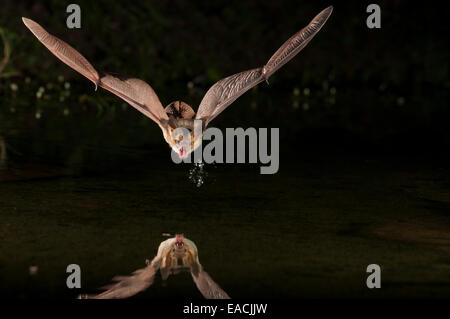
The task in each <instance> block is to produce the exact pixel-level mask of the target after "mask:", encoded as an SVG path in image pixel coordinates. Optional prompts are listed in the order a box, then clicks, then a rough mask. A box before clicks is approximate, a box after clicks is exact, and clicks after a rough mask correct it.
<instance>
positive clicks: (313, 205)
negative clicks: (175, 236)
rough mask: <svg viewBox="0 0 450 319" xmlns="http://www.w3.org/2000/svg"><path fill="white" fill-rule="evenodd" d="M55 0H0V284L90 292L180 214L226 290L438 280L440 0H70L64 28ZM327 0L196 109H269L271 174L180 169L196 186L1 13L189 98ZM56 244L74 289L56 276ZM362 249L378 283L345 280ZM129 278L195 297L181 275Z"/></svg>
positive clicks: (137, 124) (284, 292) (443, 37)
mask: <svg viewBox="0 0 450 319" xmlns="http://www.w3.org/2000/svg"><path fill="white" fill-rule="evenodd" d="M69 3H70V2H68V1H67V2H64V1H35V2H28V1H27V2H24V1H11V0H2V5H1V6H2V8H1V10H0V28H1V31H2V34H3V38H4V39H3V41H4V42H3V43H4V44H3V45H5V43H6V46H7V47H8V48H9V49H10V56H9V59H8V61H7V64H6V67H5V68H4V69H3V70H2V71H1V72H0V151H1V146H2V145H6V153H7V158H3V159H2V158H0V166H1V167H0V168H1V169H0V217H1V218H0V295H2V296H4V297H13V298H32V297H41V298H55V297H56V298H61V297H64V298H74V297H76V295H77V294H78V293H80V292H82V293H85V292H86V293H90V292H95V291H96V290H95V289H96V288H97V287H100V286H103V285H104V284H106V283H108V282H109V280H110V279H111V278H112V277H113V276H114V275H117V274H122V275H125V274H128V273H131V272H132V271H133V270H134V269H137V268H141V267H142V266H144V263H143V261H144V259H145V258H150V259H151V258H152V256H154V254H155V253H156V249H157V245H158V244H159V242H161V241H162V240H164V239H165V238H163V237H162V236H161V234H162V233H163V232H170V233H176V232H182V233H185V235H186V236H187V237H188V238H190V239H192V240H193V241H194V242H195V243H196V244H197V246H198V247H199V254H200V261H201V262H202V264H203V265H204V266H205V268H206V269H207V270H208V272H209V273H210V274H211V276H212V277H213V278H214V279H215V280H217V282H218V283H220V285H221V286H222V287H223V288H224V289H225V290H226V291H227V292H228V293H229V294H230V295H231V296H232V297H233V298H234V297H237V298H273V297H276V298H298V297H308V298H311V297H312V298H326V297H328V298H329V297H334V298H342V297H351V298H391V297H392V298H399V297H400V298H406V297H414V298H418V297H419V298H420V297H421V298H424V297H426V298H439V297H448V296H449V294H450V283H449V281H448V280H449V278H450V276H449V271H450V260H449V257H448V256H449V254H448V253H449V247H450V233H449V225H450V219H449V216H450V215H449V212H450V198H449V195H448V194H450V182H449V178H448V177H449V174H450V167H449V165H448V152H447V151H448V148H449V147H450V130H449V125H448V119H449V115H450V114H449V113H450V112H449V108H448V100H449V89H450V79H449V51H448V34H447V29H448V28H446V24H447V16H446V15H447V11H446V8H445V7H440V6H436V5H434V6H431V5H430V6H429V5H427V4H415V3H412V2H409V1H379V2H377V3H378V4H379V5H380V6H381V29H368V28H367V26H366V18H367V16H368V13H366V7H367V5H368V4H369V3H370V2H365V1H360V2H359V1H350V2H347V1H345V2H344V1H335V2H332V1H330V2H320V3H319V2H317V1H253V0H251V1H195V2H194V1H146V2H145V1H139V2H138V1H123V2H120V1H77V3H78V4H79V5H80V6H81V13H82V19H81V23H82V28H81V29H79V30H78V29H73V30H69V29H67V27H66V17H67V13H65V11H66V6H67V5H68V4H69ZM328 5H333V6H334V11H333V14H332V15H331V17H330V19H329V20H328V22H327V23H326V24H325V25H324V27H323V28H322V30H321V31H320V32H319V33H318V34H317V36H316V37H315V38H314V39H313V40H312V41H311V42H310V43H309V45H308V46H307V47H306V48H305V49H304V50H303V51H302V52H300V53H299V54H298V55H297V56H296V57H295V58H294V59H293V60H291V61H290V62H289V63H288V64H286V65H285V66H284V67H283V68H282V69H280V70H279V71H278V72H277V73H276V74H274V75H273V76H272V77H271V78H270V79H269V83H270V84H269V85H267V84H266V83H261V84H260V85H259V86H258V87H257V88H255V89H252V90H250V91H249V92H247V93H246V94H245V95H243V96H242V97H240V98H239V99H238V100H237V101H236V102H235V103H234V104H233V105H232V106H230V107H229V108H228V109H227V110H226V111H225V112H223V113H222V114H221V115H220V116H219V117H218V118H217V119H215V120H214V122H212V125H214V126H217V127H219V128H222V129H224V128H226V127H243V128H247V127H255V128H258V127H279V128H280V138H281V140H280V147H281V155H280V171H279V173H277V174H274V175H270V176H267V175H260V174H259V166H260V164H252V165H237V164H224V165H209V166H207V167H206V173H207V174H206V175H205V174H204V172H203V171H200V172H198V171H197V172H194V175H195V174H198V177H200V178H204V182H205V184H204V185H203V186H201V187H195V186H194V184H193V183H192V178H191V179H190V174H191V175H192V165H191V166H188V165H176V164H174V163H172V161H171V159H170V151H169V148H168V147H167V145H166V143H165V142H164V141H163V138H162V134H161V131H160V129H159V128H158V127H157V125H155V124H154V123H153V122H152V121H151V120H149V119H147V118H146V117H144V116H143V115H141V114H140V113H139V112H136V111H135V110H134V109H133V108H132V107H130V106H128V105H126V104H125V103H124V102H123V101H122V100H120V99H119V98H117V97H116V96H114V95H112V94H110V93H109V92H106V91H104V90H99V91H97V92H95V91H94V87H93V84H92V83H90V82H89V81H88V80H86V79H84V78H83V77H82V76H81V75H79V74H78V73H76V72H75V71H73V70H71V69H70V68H68V67H67V66H66V65H64V64H63V63H61V62H60V61H59V60H58V59H57V58H55V57H54V56H52V55H51V54H50V53H49V52H48V50H47V49H46V48H45V47H43V46H42V44H40V43H39V42H38V41H37V40H36V38H35V37H34V36H33V35H32V34H31V33H30V32H29V30H28V29H27V28H26V27H25V26H24V25H23V23H22V21H21V17H22V16H25V17H28V18H31V19H33V20H35V21H36V22H38V23H40V24H41V25H42V26H43V27H44V28H46V30H48V31H49V32H50V33H52V34H54V35H56V36H58V37H60V38H61V39H62V40H64V41H66V42H67V43H69V44H71V45H72V46H73V47H75V48H76V49H77V50H79V51H80V52H81V53H82V54H83V55H84V56H85V57H86V58H87V59H88V60H89V61H90V62H91V64H92V65H93V66H94V67H95V68H96V69H97V70H99V71H105V72H109V73H112V74H119V75H125V76H133V77H138V78H141V79H143V80H145V81H146V82H148V83H149V84H150V85H151V86H152V87H153V89H154V90H155V91H156V92H157V94H158V95H159V98H160V100H161V102H162V103H163V105H167V104H168V103H170V102H171V101H174V100H183V101H185V102H187V103H189V104H190V105H191V106H192V107H193V109H194V110H196V109H197V107H198V105H199V103H200V101H201V99H202V97H203V95H204V93H205V92H206V91H207V90H208V88H209V87H210V86H211V85H212V84H213V83H215V82H216V81H217V80H219V79H221V78H223V77H225V76H228V75H231V74H235V73H237V72H240V71H243V70H247V69H251V68H254V67H257V66H261V65H263V64H264V63H265V62H266V61H267V60H268V59H269V57H270V56H271V55H272V54H273V53H274V52H275V50H276V49H277V48H278V47H279V46H280V45H281V44H282V43H283V42H284V41H285V40H286V39H288V38H289V37H290V36H291V35H292V34H294V33H295V32H296V31H298V30H299V29H301V28H303V27H304V26H305V25H306V24H307V23H308V22H309V21H310V20H311V19H312V18H313V17H314V16H315V15H316V14H317V13H319V12H320V11H321V10H322V9H324V8H325V7H327V6H328ZM1 57H3V55H1V56H0V58H1ZM5 61H6V60H5ZM308 92H309V93H308ZM2 139H3V144H2ZM74 261H75V262H77V263H79V264H80V265H82V266H83V277H82V278H83V289H82V291H69V290H68V289H67V287H66V286H65V279H66V276H67V274H66V273H65V271H64V270H65V267H66V266H67V265H68V264H70V263H73V262H74ZM371 263H379V264H380V265H381V266H382V270H383V277H382V278H383V281H382V287H383V289H380V290H368V289H367V287H366V286H365V279H366V277H367V274H366V272H365V267H366V266H367V265H368V264H371ZM32 265H37V266H39V271H38V274H37V275H30V274H29V273H28V272H29V266H32ZM139 296H140V297H141V298H146V299H151V298H158V297H160V298H169V297H170V298H172V297H178V298H180V297H181V298H184V297H185V296H189V297H194V298H199V297H201V296H200V294H199V293H198V291H197V290H196V289H195V287H194V285H193V283H192V280H191V279H190V278H189V276H182V275H179V276H171V277H169V280H168V282H167V283H166V286H163V284H162V283H161V281H160V280H158V281H157V282H156V283H155V285H154V286H152V288H151V289H149V290H148V291H147V292H145V293H143V294H140V295H139Z"/></svg>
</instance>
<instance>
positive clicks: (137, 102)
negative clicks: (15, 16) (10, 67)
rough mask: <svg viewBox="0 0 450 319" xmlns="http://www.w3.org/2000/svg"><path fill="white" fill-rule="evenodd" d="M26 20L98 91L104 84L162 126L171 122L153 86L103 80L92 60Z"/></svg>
mask: <svg viewBox="0 0 450 319" xmlns="http://www.w3.org/2000/svg"><path fill="white" fill-rule="evenodd" d="M22 21H23V23H24V24H25V25H26V27H27V28H28V29H30V31H31V32H32V33H33V34H34V35H35V36H36V38H37V39H38V40H39V41H40V42H41V43H42V44H43V45H45V46H46V47H47V49H49V50H50V52H52V53H53V54H54V55H55V56H56V57H57V58H58V59H60V60H61V61H63V62H64V63H65V64H67V65H68V66H70V67H71V68H72V69H74V70H75V71H77V72H79V73H80V74H82V75H84V76H85V77H86V78H88V79H89V80H91V81H92V82H93V83H94V84H95V88H96V89H97V86H98V85H100V86H101V87H102V88H104V89H106V90H108V91H110V92H112V93H114V94H115V95H117V96H118V97H120V98H122V99H123V100H124V101H126V102H127V103H129V104H130V105H131V106H133V107H134V108H136V109H137V110H138V111H140V112H141V113H143V114H144V115H146V116H147V117H149V118H151V119H152V120H153V121H155V122H156V123H157V124H158V125H160V126H161V121H162V120H168V117H167V114H166V112H165V111H164V108H163V106H162V105H161V102H160V101H159V99H158V96H157V95H156V93H155V92H154V91H153V89H152V88H151V87H150V85H148V84H147V83H145V82H144V81H142V80H139V79H127V80H124V81H122V80H120V79H118V78H116V77H113V76H111V75H105V76H102V77H100V75H99V73H98V72H97V70H95V69H94V67H93V66H92V65H91V64H90V63H89V61H88V60H86V58H85V57H83V56H82V55H81V54H80V53H79V52H78V51H77V50H75V49H74V48H73V47H71V46H70V45H69V44H67V43H66V42H64V41H62V40H60V39H58V38H57V37H55V36H53V35H51V34H50V33H48V32H47V31H45V29H44V28H42V27H41V26H40V25H39V24H38V23H36V22H34V21H33V20H30V19H27V18H22Z"/></svg>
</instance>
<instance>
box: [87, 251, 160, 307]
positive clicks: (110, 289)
mask: <svg viewBox="0 0 450 319" xmlns="http://www.w3.org/2000/svg"><path fill="white" fill-rule="evenodd" d="M159 262H160V260H156V258H155V259H154V260H153V261H152V262H151V263H150V264H149V265H147V267H145V268H142V269H138V270H136V271H135V272H134V273H133V274H132V275H131V276H117V277H114V278H113V281H116V283H113V284H111V285H108V286H105V287H102V289H106V291H104V292H102V293H101V294H98V295H92V296H88V298H89V299H122V298H128V297H131V296H133V295H135V294H137V293H139V292H141V291H143V290H145V289H147V288H148V287H150V286H151V285H152V284H153V281H154V279H155V275H156V272H157V271H158V269H159Z"/></svg>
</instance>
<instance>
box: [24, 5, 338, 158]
mask: <svg viewBox="0 0 450 319" xmlns="http://www.w3.org/2000/svg"><path fill="white" fill-rule="evenodd" d="M332 11H333V7H332V6H330V7H328V8H326V9H324V10H323V11H322V12H320V13H319V14H318V15H317V16H316V17H314V19H313V20H312V21H311V22H310V23H309V24H308V25H307V26H306V27H304V28H303V29H301V30H300V31H298V32H297V33H296V34H294V35H293V36H292V37H291V38H290V39H288V40H287V41H286V42H285V43H284V44H283V45H282V46H281V47H280V48H279V49H278V50H277V51H276V52H275V53H274V54H273V55H272V57H271V58H270V59H269V61H268V62H267V63H266V65H264V66H263V67H260V68H256V69H252V70H248V71H244V72H241V73H237V74H234V75H231V76H229V77H227V78H224V79H222V80H220V81H218V82H217V83H215V84H214V85H213V86H212V87H211V88H210V89H209V90H208V92H206V94H205V96H204V97H203V99H202V101H201V103H200V106H199V108H198V111H197V113H195V112H194V110H193V109H192V108H191V107H190V106H189V105H188V104H186V103H184V102H181V101H175V102H172V103H170V104H169V105H168V106H167V107H166V108H165V109H164V108H163V106H162V104H161V102H160V101H159V99H158V96H157V95H156V93H155V92H154V91H153V89H152V88H151V87H150V85H148V84H147V83H145V82H144V81H142V80H139V79H133V78H128V79H124V80H121V79H118V78H116V77H113V76H111V75H108V74H102V75H100V74H99V73H98V72H97V70H96V69H94V67H93V66H92V65H91V64H90V63H89V62H88V61H87V60H86V58H85V57H83V56H82V55H81V54H80V53H79V52H78V51H76V50H75V49H74V48H72V47H71V46H70V45H68V44H67V43H65V42H64V41H62V40H60V39H58V38H56V37H55V36H53V35H51V34H49V33H48V32H47V31H45V30H44V28H42V27H41V26H40V25H39V24H37V23H36V22H34V21H32V20H30V19H27V18H22V20H23V22H24V23H25V25H26V26H27V27H28V29H30V31H31V32H32V33H33V34H34V35H35V36H36V38H37V39H38V40H39V41H40V42H42V44H44V45H45V46H46V47H47V48H48V49H49V50H50V51H51V52H52V53H53V54H54V55H55V56H56V57H58V58H59V59H60V60H61V61H63V62H64V63H66V64H67V65H68V66H70V67H71V68H73V69H74V70H76V71H78V72H79V73H81V74H82V75H84V76H85V77H86V78H88V79H89V80H91V81H92V82H94V84H95V87H96V88H97V86H100V87H102V88H104V89H106V90H108V91H110V92H112V93H114V94H115V95H117V96H118V97H120V98H122V99H123V100H124V101H126V102H127V103H129V104H130V105H131V106H133V107H134V108H136V109H137V110H138V111H140V112H142V113H143V114H145V115H146V116H148V117H149V118H151V119H152V120H153V121H155V122H156V123H157V124H158V125H159V127H160V128H161V130H162V131H163V135H164V138H165V140H166V141H167V143H168V144H169V145H170V146H171V147H172V149H173V150H174V152H176V153H177V154H178V155H179V156H180V157H181V158H185V157H187V156H188V155H189V153H190V152H191V151H193V150H194V149H195V148H197V147H198V146H199V145H200V144H201V140H202V135H203V134H191V140H190V141H186V140H185V141H184V142H183V141H182V140H183V132H182V131H181V130H175V129H176V128H179V127H180V128H186V129H188V130H189V131H190V132H192V131H194V120H201V124H202V125H201V132H200V133H202V132H203V130H204V129H205V128H206V126H207V125H208V123H209V122H210V121H211V120H213V119H214V118H215V117H216V116H217V115H219V114H220V113H221V112H222V111H223V110H224V109H225V108H227V107H228V106H229V105H230V104H231V103H233V102H234V101H235V100H236V99H237V98H238V97H239V96H241V95H242V94H244V93H245V92H247V91H248V90H249V89H251V88H252V87H254V86H255V85H257V84H258V83H260V82H262V81H264V80H266V81H267V79H268V78H269V77H270V76H271V75H272V74H273V73H274V72H275V71H277V70H278V69H279V68H280V67H282V66H283V65H284V64H285V63H286V62H288V61H289V60H291V59H292V58H293V57H294V56H295V55H296V54H297V53H299V52H300V51H301V50H302V49H303V48H304V47H305V46H306V45H307V44H308V43H309V41H311V39H312V38H313V37H314V36H315V35H316V34H317V32H319V30H320V29H321V28H322V26H323V25H324V24H325V22H326V21H327V19H328V17H329V16H330V15H331V12H332ZM174 130H175V131H174Z"/></svg>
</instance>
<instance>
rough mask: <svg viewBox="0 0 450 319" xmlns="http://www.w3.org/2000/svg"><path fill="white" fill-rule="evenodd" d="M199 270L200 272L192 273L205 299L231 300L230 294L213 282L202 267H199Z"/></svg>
mask: <svg viewBox="0 0 450 319" xmlns="http://www.w3.org/2000/svg"><path fill="white" fill-rule="evenodd" d="M198 268H199V269H198V271H191V275H192V279H194V282H195V285H196V286H197V288H198V290H200V292H201V294H202V295H203V297H205V298H206V299H231V298H230V296H228V294H227V293H226V292H225V291H223V289H222V288H220V287H219V285H218V284H217V283H216V282H215V281H214V280H212V278H211V277H210V276H209V274H208V273H207V272H206V271H204V270H203V267H202V266H201V265H199V267H198Z"/></svg>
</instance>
